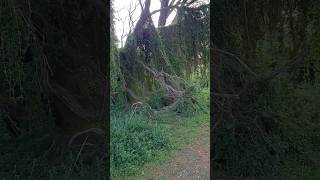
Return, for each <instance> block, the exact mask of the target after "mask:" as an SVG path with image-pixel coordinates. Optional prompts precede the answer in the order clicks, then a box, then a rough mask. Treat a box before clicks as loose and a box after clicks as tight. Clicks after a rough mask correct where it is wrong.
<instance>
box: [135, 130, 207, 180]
mask: <svg viewBox="0 0 320 180" xmlns="http://www.w3.org/2000/svg"><path fill="white" fill-rule="evenodd" d="M209 157H210V129H209V127H203V128H200V129H199V132H198V133H197V136H196V137H195V139H194V140H193V143H192V144H189V145H187V146H186V147H184V148H182V150H180V151H178V152H177V153H175V154H173V155H172V159H170V160H167V161H166V162H163V163H162V164H161V165H159V166H156V167H150V168H148V172H146V174H145V175H142V176H139V177H136V178H134V179H139V180H142V179H146V180H199V179H200V180H207V179H210V178H209V177H210V176H209V172H210V169H209V168H210V159H209Z"/></svg>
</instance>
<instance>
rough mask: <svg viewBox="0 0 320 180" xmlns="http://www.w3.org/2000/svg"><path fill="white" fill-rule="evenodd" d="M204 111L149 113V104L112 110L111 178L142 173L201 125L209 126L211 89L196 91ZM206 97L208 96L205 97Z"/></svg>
mask: <svg viewBox="0 0 320 180" xmlns="http://www.w3.org/2000/svg"><path fill="white" fill-rule="evenodd" d="M195 96H196V99H197V100H198V101H199V106H201V107H203V108H202V110H201V111H200V110H199V111H197V112H196V113H194V114H193V115H189V116H185V115H183V116H181V115H179V113H177V112H170V113H163V114H152V113H151V114H150V112H149V111H148V110H146V109H148V106H147V107H141V108H131V110H127V111H125V110H120V109H114V108H113V110H112V111H111V139H110V141H111V177H112V179H126V178H128V177H134V176H136V175H140V174H143V173H144V171H146V168H145V167H146V166H147V165H150V164H152V165H158V164H161V163H162V162H164V161H165V160H167V159H168V158H170V156H171V155H172V154H173V153H174V152H176V151H179V150H180V149H181V148H183V147H184V146H185V145H187V144H190V143H191V142H192V141H193V139H194V137H195V136H196V133H197V132H198V130H199V128H201V127H204V126H206V127H208V126H209V91H208V90H201V91H199V92H198V93H195ZM206 96H207V98H206Z"/></svg>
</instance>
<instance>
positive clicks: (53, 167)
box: [0, 134, 106, 180]
mask: <svg viewBox="0 0 320 180" xmlns="http://www.w3.org/2000/svg"><path fill="white" fill-rule="evenodd" d="M51 145H52V141H51V140H50V138H49V137H48V136H45V135H43V134H41V135H35V134H34V135H30V136H29V135H28V136H27V135H26V136H24V137H21V138H17V139H15V140H13V139H5V138H2V139H1V141H0V149H1V153H0V162H1V163H0V177H1V179H3V180H11V179H25V180H37V179H52V180H54V179H60V180H87V179H102V178H103V177H104V176H105V173H106V168H105V167H106V165H105V162H103V160H102V159H100V158H97V159H95V160H93V161H91V162H90V163H88V162H85V161H84V159H83V158H82V157H83V156H82V154H80V156H79V157H78V152H79V149H78V150H75V151H71V150H66V151H64V153H62V154H61V155H59V156H58V155H57V156H54V157H53V158H52V157H51V160H50V153H49V149H50V147H51ZM101 152H103V151H102V149H101ZM52 159H54V161H56V162H55V163H53V161H52Z"/></svg>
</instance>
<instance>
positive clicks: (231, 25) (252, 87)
mask: <svg viewBox="0 0 320 180" xmlns="http://www.w3.org/2000/svg"><path fill="white" fill-rule="evenodd" d="M316 4H317V2H316V1H299V0H294V1H291V0H290V1H289V0H288V1H287V0H283V1H273V0H270V1H250V0H249V1H214V2H213V3H212V8H213V9H212V12H213V14H212V20H211V22H212V29H211V30H212V38H213V48H212V58H213V59H212V61H213V63H214V66H213V67H214V69H213V70H212V71H214V75H213V78H214V82H216V83H215V84H216V86H215V87H214V88H213V91H214V93H215V94H214V102H213V103H214V104H215V105H216V107H217V109H216V111H217V112H216V113H215V115H214V116H215V122H214V128H215V129H214V134H215V136H214V137H215V139H214V158H213V159H214V161H213V162H214V165H215V168H216V170H217V172H219V171H223V172H224V173H225V174H230V175H234V176H256V177H262V176H265V177H272V176H276V177H277V176H281V175H283V176H284V177H286V178H288V177H289V176H290V178H289V179H291V178H297V177H298V175H299V178H300V177H301V174H299V173H291V174H283V173H284V172H290V171H291V172H296V171H297V169H300V168H301V167H304V168H305V167H306V168H305V169H313V168H315V167H317V166H319V158H320V155H319V153H318V152H319V142H320V139H319V132H317V131H316V129H317V128H319V125H320V124H319V123H320V122H319V117H318V114H319V109H317V108H316V107H317V106H318V105H319V96H318V94H319V82H320V81H319V80H320V79H319V67H320V63H319V62H320V61H319V60H318V59H319V55H320V54H319V51H318V49H319V44H318V41H317V40H316V39H318V38H319V33H318V32H319V31H318V30H319V25H316V24H315V22H318V21H319V15H320V14H319V11H318V10H317V8H318V7H319V5H318V6H317V5H316ZM303 171H305V172H309V171H308V170H303ZM271 172H272V173H271ZM300 172H301V171H300ZM309 173H311V174H308V173H305V174H304V176H305V178H308V177H313V178H315V179H316V177H319V175H318V176H315V174H312V173H315V172H309ZM302 176H303V175H302ZM299 178H298V179H299Z"/></svg>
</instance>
